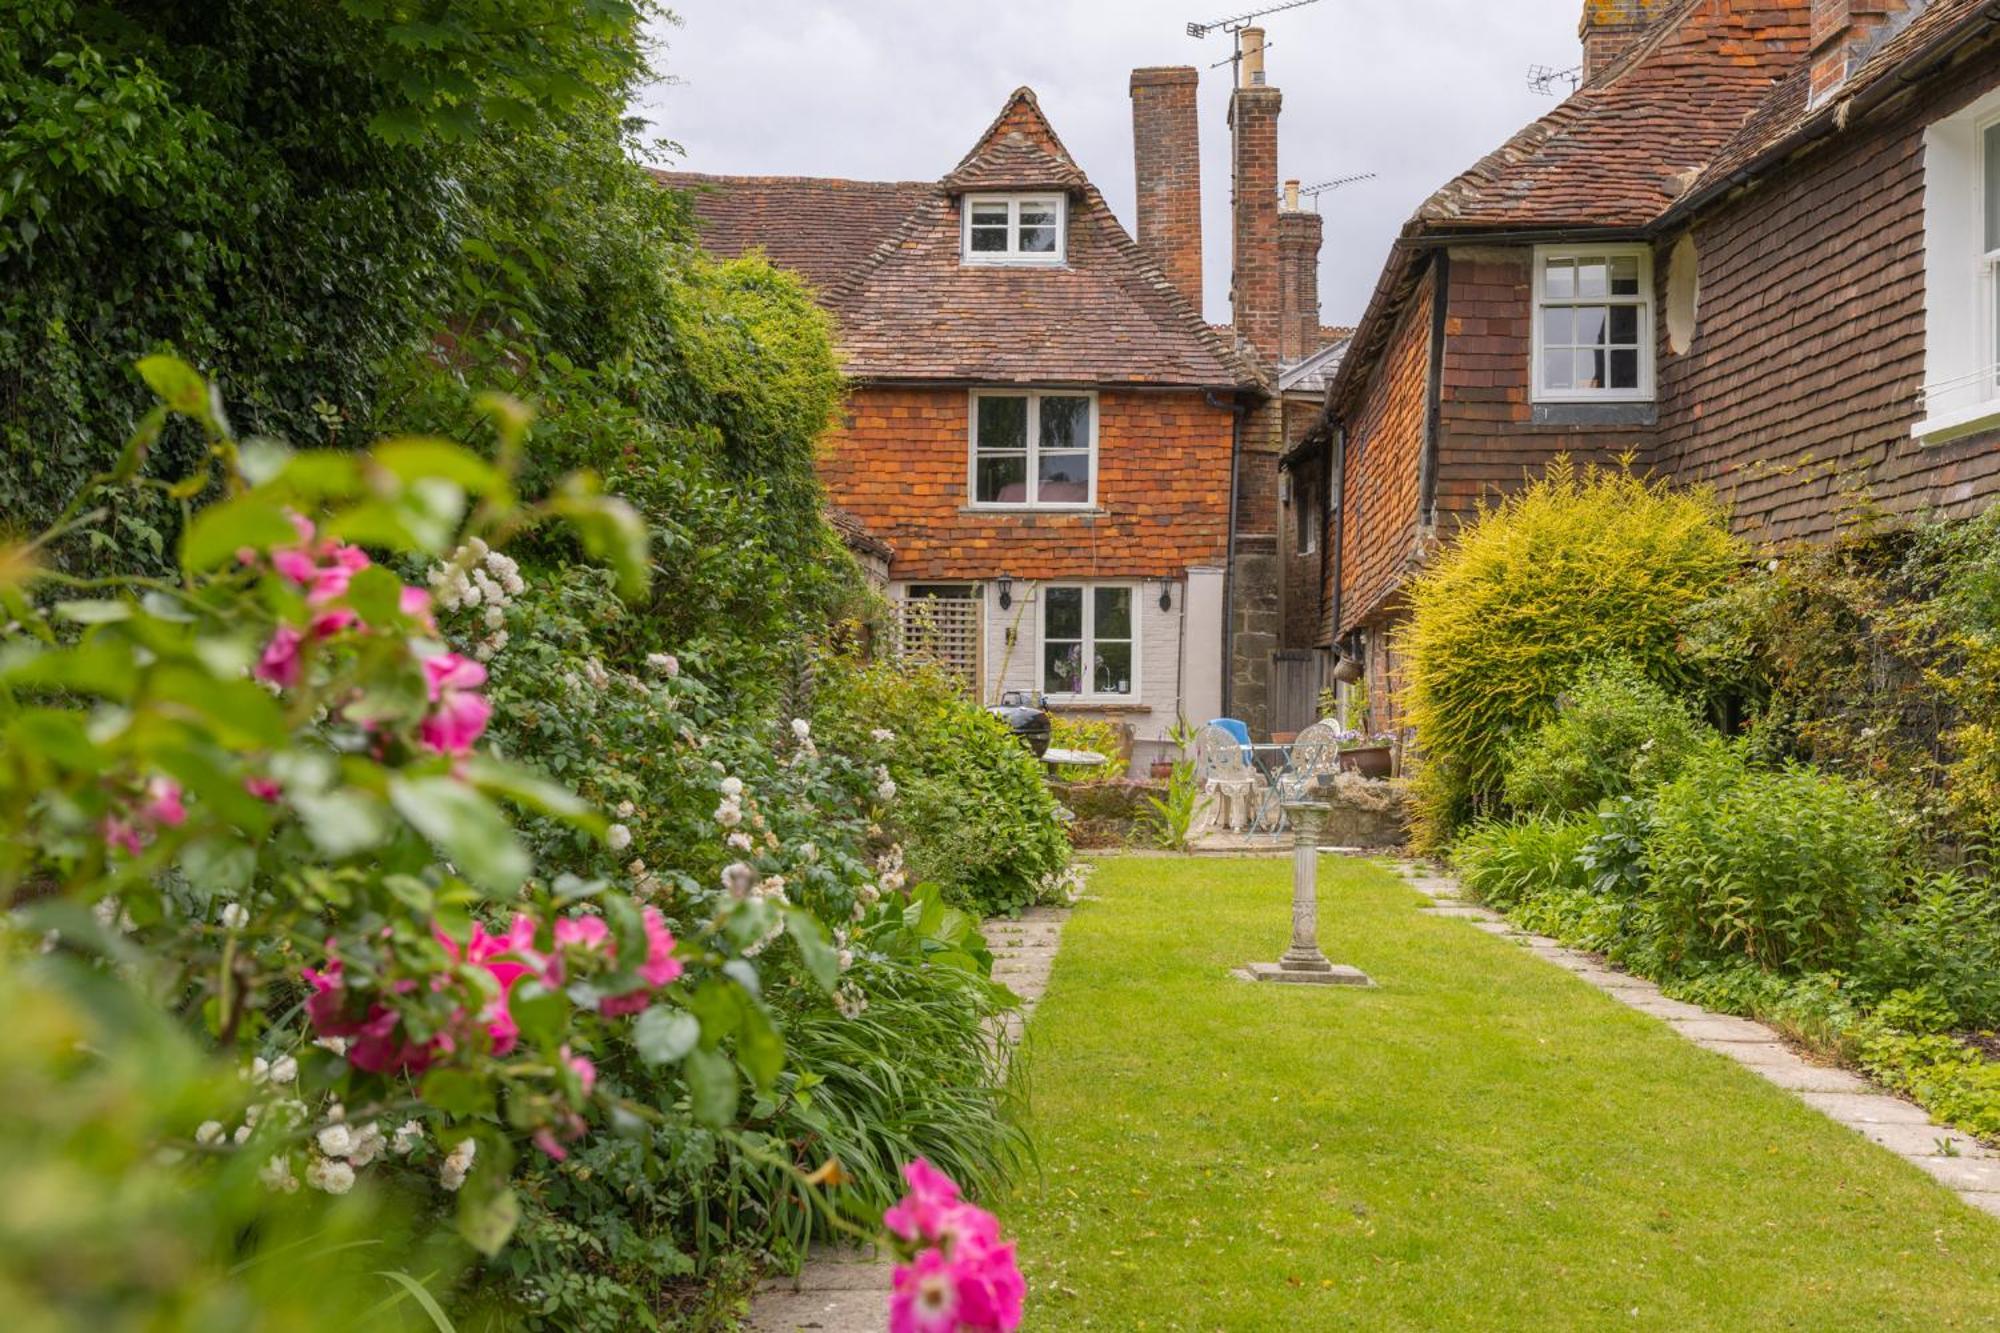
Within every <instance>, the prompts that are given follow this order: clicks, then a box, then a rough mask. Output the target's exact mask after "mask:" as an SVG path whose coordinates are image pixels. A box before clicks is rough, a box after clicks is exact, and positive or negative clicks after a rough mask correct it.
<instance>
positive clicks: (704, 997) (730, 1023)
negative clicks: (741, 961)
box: [687, 979, 743, 1050]
mask: <svg viewBox="0 0 2000 1333" xmlns="http://www.w3.org/2000/svg"><path fill="white" fill-rule="evenodd" d="M687 1004H688V1008H689V1009H690V1010H692V1011H693V1012H694V1016H695V1017H696V1018H698V1019H700V1020H701V1044H702V1046H703V1048H704V1049H707V1050H714V1049H715V1048H716V1047H717V1046H718V1045H720V1044H721V1043H722V1039H723V1038H725V1037H728V1036H730V1035H732V1034H733V1033H734V1032H735V1031H736V1028H737V1025H738V1024H740V1023H741V1022H742V1021H743V993H742V992H741V991H739V990H737V989H736V988H735V987H734V986H731V985H729V984H728V983H727V982H723V981H718V980H714V979H710V980H708V981H704V982H703V983H702V984H701V985H700V986H699V987H697V988H696V989H695V992H694V994H693V995H690V996H689V997H688V1002H687Z"/></svg>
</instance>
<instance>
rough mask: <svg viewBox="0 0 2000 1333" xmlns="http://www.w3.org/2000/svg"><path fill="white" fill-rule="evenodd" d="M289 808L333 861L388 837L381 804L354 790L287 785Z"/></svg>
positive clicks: (367, 847)
mask: <svg viewBox="0 0 2000 1333" xmlns="http://www.w3.org/2000/svg"><path fill="white" fill-rule="evenodd" d="M286 794H287V795H288V796H289V797H290V798H291V802H292V808H293V809H294V810H297V811H298V812H299V818H300V819H302V820H304V821H305V826H306V835H307V836H308V837H310V838H311V839H312V840H313V845H314V846H316V847H318V848H319V849H320V851H321V852H323V853H325V854H326V855H327V856H330V857H332V858H333V859H335V860H339V859H340V858H341V857H344V856H352V855H354V854H355V853H356V852H365V851H367V850H368V849H369V848H370V847H378V846H380V845H381V843H382V841H383V839H385V838H387V837H388V836H389V820H388V812H387V811H385V810H384V809H383V808H382V803H381V802H380V801H377V800H375V799H374V798H373V797H371V796H369V795H367V794H366V793H364V792H358V791H349V790H343V791H329V792H312V791H301V790H298V789H295V788H291V787H287V789H286Z"/></svg>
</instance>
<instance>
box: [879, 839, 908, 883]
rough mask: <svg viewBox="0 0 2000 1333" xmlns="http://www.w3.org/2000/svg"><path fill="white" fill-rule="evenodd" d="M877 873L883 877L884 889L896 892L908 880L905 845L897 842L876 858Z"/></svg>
mask: <svg viewBox="0 0 2000 1333" xmlns="http://www.w3.org/2000/svg"><path fill="white" fill-rule="evenodd" d="M875 873H876V874H877V875H878V876H880V877H881V881H882V891H883V892H884V893H895V892H897V891H898V890H900V889H901V888H902V887H903V885H904V884H905V883H906V882H907V878H908V877H907V876H906V875H905V874H904V873H903V845H902V844H901V843H896V844H894V845H892V846H891V847H890V848H889V850H888V851H886V852H884V853H882V854H881V855H880V856H878V857H876V858H875Z"/></svg>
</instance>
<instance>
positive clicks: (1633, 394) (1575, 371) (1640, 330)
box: [1534, 245, 1653, 403]
mask: <svg viewBox="0 0 2000 1333" xmlns="http://www.w3.org/2000/svg"><path fill="white" fill-rule="evenodd" d="M1534 375H1535V395H1534V396H1535V399H1536V401H1538V402H1628V403H1629V402H1644V401H1647V400H1650V399H1651V398H1652V396H1653V252H1652V251H1651V250H1650V249H1648V248H1647V247H1645V246H1641V245H1629V246H1597V247H1593V248H1590V249H1572V248H1556V247H1552V246H1544V247H1542V248H1540V249H1538V250H1536V251H1535V350H1534Z"/></svg>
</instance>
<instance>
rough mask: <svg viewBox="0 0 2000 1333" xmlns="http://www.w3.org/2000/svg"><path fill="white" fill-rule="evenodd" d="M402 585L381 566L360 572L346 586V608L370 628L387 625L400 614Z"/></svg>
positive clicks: (370, 567) (399, 580)
mask: <svg viewBox="0 0 2000 1333" xmlns="http://www.w3.org/2000/svg"><path fill="white" fill-rule="evenodd" d="M402 597H403V581H402V580H401V579H399V578H397V577H396V576H395V575H394V574H392V573H390V572H389V571H388V570H386V569H384V568H383V567H382V566H380V565H370V566H368V567H367V568H366V569H363V570H359V571H357V572H356V573H355V575H354V577H353V578H352V579H350V580H349V581H348V584H347V604H348V605H349V606H351V607H353V608H354V610H355V612H356V614H358V615H359V616H360V617H361V619H362V620H363V621H364V622H365V623H367V624H370V625H387V624H389V623H390V622H391V621H392V620H394V619H395V617H396V616H397V615H399V614H401V607H402Z"/></svg>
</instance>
